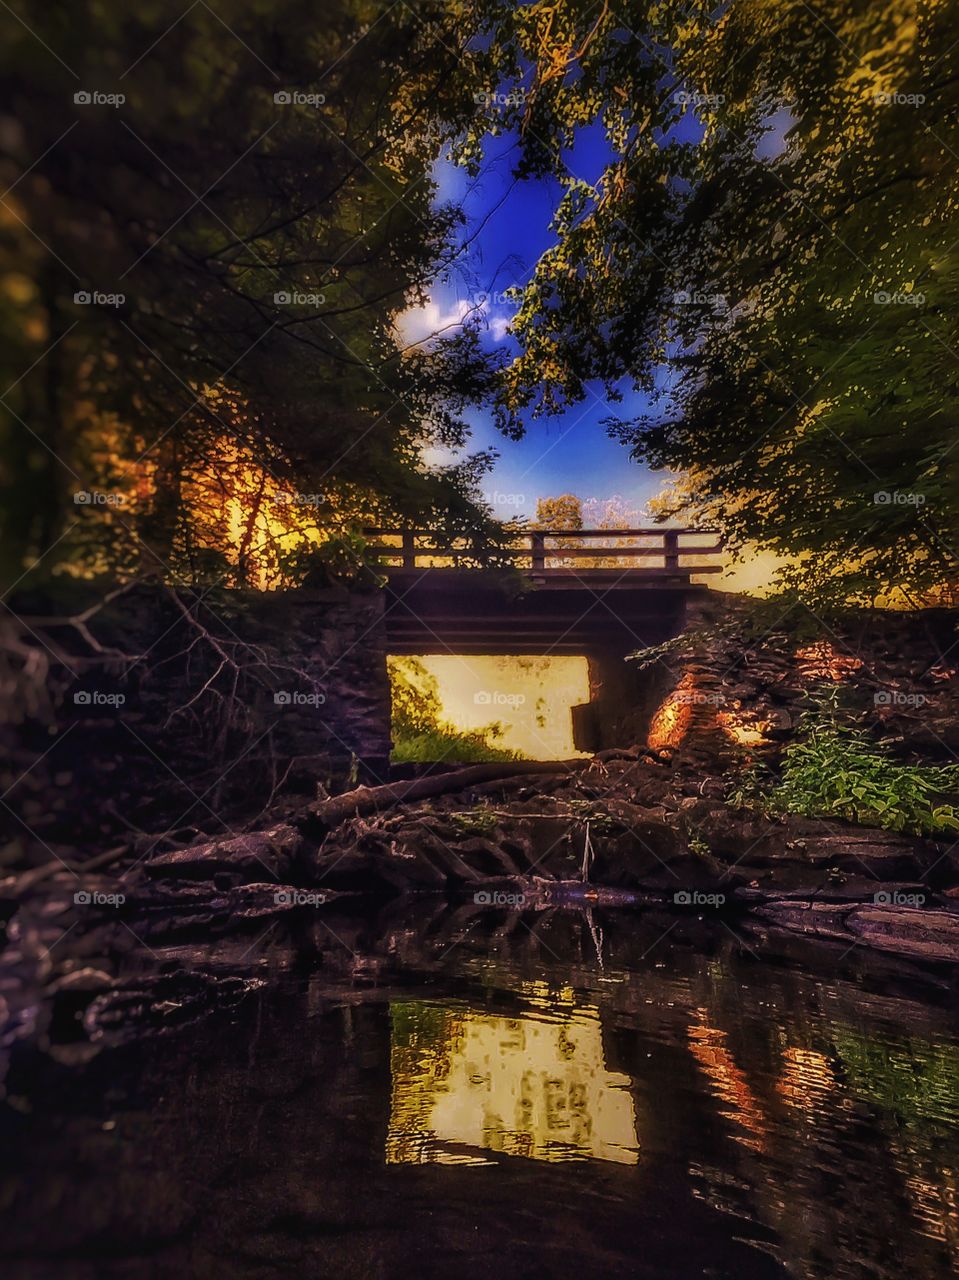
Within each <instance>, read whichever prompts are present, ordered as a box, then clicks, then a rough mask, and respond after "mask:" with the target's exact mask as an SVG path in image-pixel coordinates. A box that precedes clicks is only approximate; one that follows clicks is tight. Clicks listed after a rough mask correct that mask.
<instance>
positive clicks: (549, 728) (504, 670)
mask: <svg viewBox="0 0 959 1280" xmlns="http://www.w3.org/2000/svg"><path fill="white" fill-rule="evenodd" d="M417 661H418V662H421V663H422V664H423V666H424V667H425V668H426V670H427V671H428V672H429V673H430V675H432V676H433V677H434V678H435V679H436V682H437V685H438V693H439V698H440V702H441V704H442V714H443V718H444V719H446V720H449V721H450V723H451V724H453V725H454V726H455V728H457V729H459V730H470V729H479V728H482V727H483V726H484V725H488V724H490V723H493V722H497V723H499V724H500V725H502V727H503V735H502V737H499V738H497V739H496V745H497V746H501V747H508V748H510V749H511V750H513V751H520V752H522V754H523V755H525V756H529V757H530V758H531V759H533V760H567V759H570V758H571V757H573V756H579V755H583V754H584V753H583V752H580V751H577V750H576V748H575V747H574V746H573V729H572V720H571V717H570V713H569V709H570V707H572V706H576V705H577V704H578V703H581V702H588V701H589V673H588V670H587V666H586V659H585V658H575V657H566V656H563V657H556V658H544V657H460V656H455V655H453V654H449V655H447V654H437V655H433V656H427V657H422V658H418V659H417Z"/></svg>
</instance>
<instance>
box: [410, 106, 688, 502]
mask: <svg viewBox="0 0 959 1280" xmlns="http://www.w3.org/2000/svg"><path fill="white" fill-rule="evenodd" d="M608 155H609V152H608V150H607V147H606V143H605V140H604V139H603V137H602V134H601V132H600V131H599V130H584V131H583V132H582V135H581V137H580V139H579V140H578V141H577V145H576V148H575V151H574V152H573V153H571V155H570V156H569V157H568V165H569V168H570V169H571V171H572V172H573V173H574V174H575V175H576V176H577V177H580V178H583V179H586V180H588V181H593V180H595V179H596V177H597V176H598V175H599V173H600V172H601V169H602V167H603V164H604V162H605V160H606V159H607V157H608ZM515 159H516V140H515V138H514V137H512V136H504V137H501V138H493V139H491V140H490V142H489V144H488V146H487V150H486V156H485V161H484V164H483V168H482V171H481V173H480V175H479V177H478V178H476V179H472V178H470V177H469V176H468V175H467V174H465V173H464V172H463V171H462V170H461V169H458V168H456V167H455V166H453V165H452V164H450V163H448V162H446V161H441V162H440V164H439V166H438V169H437V174H436V177H437V181H438V187H439V190H438V197H437V198H438V200H439V201H440V202H445V201H452V202H454V203H456V204H458V205H460V206H461V207H462V208H463V210H464V212H465V214H466V216H467V220H468V225H467V227H466V228H465V229H464V239H466V240H469V241H470V243H469V246H468V248H467V249H466V251H465V252H464V254H463V258H462V261H461V263H460V264H458V265H459V270H458V271H457V272H456V273H455V275H454V277H453V278H452V279H450V280H449V281H443V282H438V283H437V284H436V285H434V287H433V290H432V299H433V306H432V307H431V308H430V310H429V313H428V315H427V316H424V317H423V328H424V331H426V330H432V329H434V328H442V327H444V326H446V325H449V324H451V323H454V322H455V321H456V319H457V318H458V317H460V316H461V315H462V313H463V311H464V310H466V309H467V308H469V307H471V306H475V305H476V302H477V299H478V297H479V296H480V295H481V294H484V293H485V294H488V295H489V298H488V301H487V302H486V304H485V309H486V311H487V313H488V320H489V340H490V341H491V342H492V341H499V342H505V343H507V344H509V343H510V341H511V340H510V339H509V338H508V337H506V336H505V335H504V333H503V329H504V327H505V322H506V321H507V319H508V318H509V316H510V315H511V314H512V311H513V310H514V309H515V308H514V306H513V305H512V304H510V303H509V302H508V301H507V300H505V299H502V298H500V297H499V296H498V295H500V294H502V293H503V292H504V291H505V290H506V289H508V288H510V287H511V286H514V285H522V284H523V283H525V281H526V280H527V279H528V277H529V275H530V274H531V272H532V270H533V267H534V266H535V264H536V261H537V259H538V258H539V256H540V254H541V253H542V252H543V250H544V249H546V248H547V247H548V246H549V245H550V244H551V243H553V242H554V237H553V236H552V234H551V232H550V230H549V224H550V219H551V217H552V213H553V210H554V208H555V206H556V204H557V202H558V200H559V198H560V194H561V189H560V186H559V184H558V183H556V182H547V181H527V182H520V183H517V182H516V181H515V180H514V178H513V176H512V167H513V164H514V162H515ZM417 336H420V335H419V334H417ZM593 392H594V394H592V395H590V396H588V397H587V399H586V400H585V401H584V402H583V403H581V404H578V405H574V406H572V407H571V408H570V409H568V410H567V411H566V412H564V413H562V414H560V415H558V416H557V417H555V418H553V419H550V420H545V419H539V420H537V421H535V422H531V423H530V424H529V429H528V432H527V435H526V437H525V438H524V439H523V440H521V441H519V442H513V441H510V440H507V439H505V438H504V437H503V436H502V435H500V433H499V432H498V431H497V430H496V429H495V427H494V426H493V424H492V421H491V418H490V415H489V414H488V413H487V412H485V411H484V410H482V409H477V410H475V411H473V412H471V413H470V414H469V415H468V418H469V421H470V424H471V426H472V427H473V431H474V434H473V439H472V441H471V443H470V449H471V450H475V449H478V448H487V447H492V448H495V449H497V450H498V451H499V453H500V459H499V462H498V463H497V465H496V467H495V469H494V470H493V471H492V472H491V473H490V475H489V476H488V477H487V480H486V482H485V483H484V491H485V492H486V493H488V494H489V495H490V500H492V505H493V507H494V511H495V513H496V514H497V515H498V516H502V517H503V518H504V519H506V518H509V517H511V516H514V515H528V516H533V515H534V514H535V510H536V499H537V498H538V497H546V496H553V495H555V494H560V493H568V492H573V493H576V494H578V495H579V496H580V497H582V498H584V499H585V498H595V499H599V500H600V501H602V500H605V499H607V498H610V497H612V496H614V495H617V496H619V497H621V498H623V499H624V500H625V501H626V502H627V503H628V504H629V505H630V506H633V507H636V508H642V506H643V505H644V504H645V503H646V501H647V500H648V499H649V498H650V497H652V496H653V495H654V494H655V493H657V492H658V491H659V490H660V489H661V488H662V486H663V482H664V479H665V477H664V476H663V475H661V474H657V475H654V474H652V473H651V472H649V471H648V470H647V469H646V468H644V467H642V466H640V465H639V464H637V463H636V462H634V461H632V459H631V458H630V456H629V452H628V450H627V449H626V448H624V447H623V445H621V444H618V443H616V442H615V441H613V440H610V439H609V437H608V436H607V434H606V431H605V429H604V428H603V427H602V426H601V425H600V424H601V421H602V419H603V418H605V417H607V416H608V415H609V414H610V412H611V411H612V412H616V413H623V414H626V415H631V414H632V413H637V412H641V411H642V410H643V409H645V408H646V407H647V401H646V400H645V398H644V397H642V396H640V395H638V394H635V393H632V392H628V393H627V395H626V397H625V399H624V400H623V401H622V402H621V403H618V404H617V405H615V406H610V405H609V404H608V402H607V400H606V398H605V396H604V395H603V391H602V388H601V387H599V386H597V387H594V388H593Z"/></svg>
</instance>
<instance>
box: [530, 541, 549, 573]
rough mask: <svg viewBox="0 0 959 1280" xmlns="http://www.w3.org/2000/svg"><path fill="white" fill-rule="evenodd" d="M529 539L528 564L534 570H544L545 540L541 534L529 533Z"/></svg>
mask: <svg viewBox="0 0 959 1280" xmlns="http://www.w3.org/2000/svg"><path fill="white" fill-rule="evenodd" d="M529 538H530V546H529V550H530V563H531V565H532V567H533V568H534V569H545V568H546V538H545V536H544V535H543V534H542V533H531V534H530V535H529Z"/></svg>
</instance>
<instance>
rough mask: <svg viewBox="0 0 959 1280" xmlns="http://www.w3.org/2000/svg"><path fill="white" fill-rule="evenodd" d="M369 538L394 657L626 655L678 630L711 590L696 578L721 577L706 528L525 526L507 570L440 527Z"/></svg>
mask: <svg viewBox="0 0 959 1280" xmlns="http://www.w3.org/2000/svg"><path fill="white" fill-rule="evenodd" d="M368 536H369V537H370V538H371V539H375V541H374V542H373V544H372V549H373V550H375V551H376V552H377V553H378V555H379V557H380V561H381V564H382V566H383V569H384V571H385V573H386V576H387V600H386V633H387V646H388V652H390V653H393V654H430V653H432V654H436V653H450V654H463V655H469V654H524V655H530V656H534V655H544V654H578V655H583V656H585V657H595V656H600V655H602V656H611V657H619V658H621V657H622V656H623V655H624V654H625V653H628V652H629V651H630V650H632V649H636V648H638V647H640V646H641V645H645V644H654V643H657V642H658V641H660V640H663V639H665V638H667V637H668V636H670V635H673V634H675V632H676V630H677V629H678V628H679V626H681V624H682V620H683V617H684V615H685V605H686V601H687V599H688V598H689V597H690V596H691V595H696V594H699V593H700V592H701V591H702V587H700V586H698V585H697V584H695V583H693V581H692V579H693V578H694V577H699V576H700V575H701V574H711V573H721V572H722V564H721V563H717V562H716V557H717V556H718V555H719V554H720V553H721V546H720V544H719V542H718V541H717V540H715V535H713V534H712V533H711V531H708V530H707V531H703V530H692V529H662V528H660V529H577V530H567V529H542V530H533V531H529V532H523V533H520V534H517V536H516V538H515V539H514V545H513V546H512V547H511V548H510V550H509V551H508V552H507V554H506V556H505V558H504V557H503V556H500V561H501V563H503V562H505V564H506V570H505V571H502V572H499V573H497V572H493V571H491V570H482V569H481V568H479V557H478V556H477V554H476V552H475V551H473V550H472V549H471V547H470V546H469V545H468V543H467V542H466V540H465V539H462V540H459V541H457V540H455V539H454V540H451V541H450V542H448V543H446V544H440V543H439V542H438V541H437V538H436V536H435V535H433V534H429V533H416V532H411V531H405V532H399V531H391V530H387V529H372V530H369V531H368ZM710 538H711V539H712V540H709V539H710ZM704 539H707V540H706V541H705V542H704ZM510 566H511V568H512V570H513V571H514V572H510Z"/></svg>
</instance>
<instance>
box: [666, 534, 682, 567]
mask: <svg viewBox="0 0 959 1280" xmlns="http://www.w3.org/2000/svg"><path fill="white" fill-rule="evenodd" d="M663 552H664V558H665V566H666V568H667V569H670V570H672V572H673V573H679V531H678V530H677V529H667V530H666V532H665V533H664V534H663Z"/></svg>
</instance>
